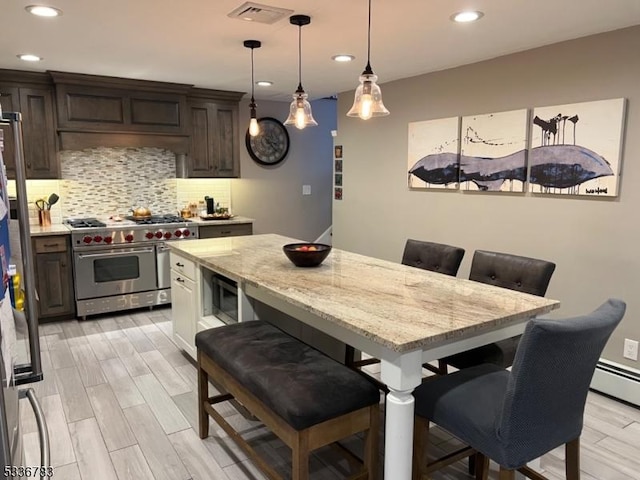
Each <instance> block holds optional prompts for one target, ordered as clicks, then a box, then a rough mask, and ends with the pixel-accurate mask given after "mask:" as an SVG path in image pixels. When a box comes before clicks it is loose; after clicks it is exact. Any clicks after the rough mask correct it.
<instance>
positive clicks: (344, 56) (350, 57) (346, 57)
mask: <svg viewBox="0 0 640 480" xmlns="http://www.w3.org/2000/svg"><path fill="white" fill-rule="evenodd" d="M355 58H356V57H354V56H353V55H347V54H340V55H334V56H333V57H331V60H333V61H335V62H350V61H352V60H355Z"/></svg>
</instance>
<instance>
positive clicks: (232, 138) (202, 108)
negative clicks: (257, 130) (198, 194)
mask: <svg viewBox="0 0 640 480" xmlns="http://www.w3.org/2000/svg"><path fill="white" fill-rule="evenodd" d="M189 112H190V122H191V125H190V126H191V146H190V151H189V159H188V161H189V168H188V171H189V177H205V178H211V177H225V178H232V177H238V176H239V171H240V168H239V156H240V153H239V146H238V105H237V103H224V102H221V103H213V102H207V101H195V100H191V101H190V102H189Z"/></svg>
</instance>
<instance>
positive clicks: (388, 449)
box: [384, 389, 415, 480]
mask: <svg viewBox="0 0 640 480" xmlns="http://www.w3.org/2000/svg"><path fill="white" fill-rule="evenodd" d="M414 403H415V400H414V398H413V395H411V390H409V391H397V390H393V389H390V391H389V393H388V394H387V401H386V403H385V409H386V423H385V433H384V434H385V439H384V478H385V479H390V480H405V479H406V480H409V479H410V478H411V459H412V453H413V411H414Z"/></svg>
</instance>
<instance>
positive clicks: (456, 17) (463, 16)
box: [451, 11, 484, 23]
mask: <svg viewBox="0 0 640 480" xmlns="http://www.w3.org/2000/svg"><path fill="white" fill-rule="evenodd" d="M483 16H484V13H482V12H478V11H467V12H458V13H454V14H453V15H451V20H453V21H454V22H458V23H468V22H475V21H476V20H480V19H481V18H482V17H483Z"/></svg>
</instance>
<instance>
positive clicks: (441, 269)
mask: <svg viewBox="0 0 640 480" xmlns="http://www.w3.org/2000/svg"><path fill="white" fill-rule="evenodd" d="M462 257H464V248H460V247H454V246H451V245H446V244H444V243H434V242H424V241H422V240H413V239H408V240H407V242H406V243H405V246H404V252H403V253H402V264H403V265H408V266H410V267H416V268H422V269H423V270H429V271H432V272H437V273H442V274H444V275H450V276H453V277H455V276H456V275H457V273H458V269H459V268H460V263H462ZM378 362H380V360H378V359H376V358H367V359H365V360H355V349H354V348H353V347H352V346H350V345H347V346H346V349H345V365H347V366H350V367H353V368H361V367H364V366H366V365H371V364H374V363H378ZM424 366H425V368H427V369H429V370H431V371H434V372H436V373H439V372H440V369H441V368H443V367H442V365H440V366H439V367H433V366H432V365H429V364H425V365H424ZM444 368H445V369H446V366H445V367H444ZM377 383H378V386H379V387H380V388H381V389H382V390H385V391H386V386H385V385H384V384H382V383H380V382H377Z"/></svg>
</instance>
